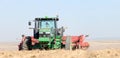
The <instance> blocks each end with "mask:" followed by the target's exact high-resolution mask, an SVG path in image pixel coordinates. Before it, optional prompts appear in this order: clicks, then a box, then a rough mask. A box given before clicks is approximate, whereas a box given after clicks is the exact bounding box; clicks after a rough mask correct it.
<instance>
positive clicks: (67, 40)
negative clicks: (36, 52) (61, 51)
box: [65, 36, 71, 50]
mask: <svg viewBox="0 0 120 58" xmlns="http://www.w3.org/2000/svg"><path fill="white" fill-rule="evenodd" d="M70 42H71V40H70V36H67V37H66V44H65V49H66V50H70V49H71V48H70V46H71V45H70Z"/></svg>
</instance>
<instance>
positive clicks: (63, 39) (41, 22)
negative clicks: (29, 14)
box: [18, 17, 89, 50]
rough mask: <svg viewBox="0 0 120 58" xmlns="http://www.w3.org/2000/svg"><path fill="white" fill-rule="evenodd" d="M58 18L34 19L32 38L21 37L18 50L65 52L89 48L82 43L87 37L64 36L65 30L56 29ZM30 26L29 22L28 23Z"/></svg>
mask: <svg viewBox="0 0 120 58" xmlns="http://www.w3.org/2000/svg"><path fill="white" fill-rule="evenodd" d="M57 21H59V18H58V17H55V18H48V17H45V18H35V20H34V28H30V29H33V32H34V33H33V36H24V35H22V41H21V42H20V44H19V45H18V47H19V50H32V49H61V48H65V49H67V50H70V49H73V48H75V49H76V48H82V49H86V48H88V47H89V43H88V42H84V39H85V37H87V35H80V36H64V35H63V33H64V31H65V29H64V28H63V27H61V28H58V27H57ZM29 25H31V22H29Z"/></svg>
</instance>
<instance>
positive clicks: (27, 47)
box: [22, 36, 32, 50]
mask: <svg viewBox="0 0 120 58" xmlns="http://www.w3.org/2000/svg"><path fill="white" fill-rule="evenodd" d="M22 50H32V43H31V37H30V36H28V37H26V39H25V41H24V42H23V45H22Z"/></svg>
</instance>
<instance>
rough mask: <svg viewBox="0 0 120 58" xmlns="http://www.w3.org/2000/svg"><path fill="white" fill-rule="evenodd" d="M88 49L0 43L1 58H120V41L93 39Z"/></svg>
mask: <svg viewBox="0 0 120 58" xmlns="http://www.w3.org/2000/svg"><path fill="white" fill-rule="evenodd" d="M89 43H90V45H91V46H90V47H89V49H87V50H80V49H79V50H74V51H68V50H63V49H62V50H47V51H46V50H42V51H41V50H32V51H17V44H18V43H12V42H11V43H0V58H120V41H116V42H112V41H111V42H110V41H109V42H108V41H107V42H101V41H99V42H98V41H91V42H89Z"/></svg>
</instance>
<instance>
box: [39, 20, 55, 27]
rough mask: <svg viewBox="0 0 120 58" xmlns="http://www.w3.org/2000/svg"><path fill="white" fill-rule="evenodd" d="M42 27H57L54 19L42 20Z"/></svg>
mask: <svg viewBox="0 0 120 58" xmlns="http://www.w3.org/2000/svg"><path fill="white" fill-rule="evenodd" d="M40 28H55V24H54V21H53V20H47V21H44V20H43V21H41V23H40Z"/></svg>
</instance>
